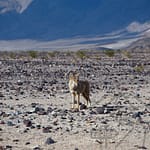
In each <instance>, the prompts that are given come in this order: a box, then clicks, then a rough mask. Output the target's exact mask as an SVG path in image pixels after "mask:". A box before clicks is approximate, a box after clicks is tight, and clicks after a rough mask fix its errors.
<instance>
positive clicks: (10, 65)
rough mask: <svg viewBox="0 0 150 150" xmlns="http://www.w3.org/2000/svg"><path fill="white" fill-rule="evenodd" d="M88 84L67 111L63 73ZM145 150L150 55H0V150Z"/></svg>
mask: <svg viewBox="0 0 150 150" xmlns="http://www.w3.org/2000/svg"><path fill="white" fill-rule="evenodd" d="M70 70H77V71H78V72H80V78H81V79H82V80H88V81H89V83H90V92H91V94H90V97H91V101H92V105H91V107H88V108H87V109H85V108H84V107H85V105H84V102H85V101H84V99H83V98H81V104H80V108H81V110H80V111H74V110H71V104H72V101H71V95H70V93H69V89H68V76H67V72H68V71H70ZM3 149H8V150H11V149H13V150H30V149H31V150H32V149H33V150H53V149H56V150H60V149H61V150H72V149H73V150H85V149H87V150H103V149H104V150H106V149H109V150H131V149H132V150H137V149H150V53H149V51H147V52H144V53H140V54H138V53H132V57H131V56H130V58H127V57H125V56H124V55H123V54H122V53H120V52H119V53H117V54H115V56H113V57H108V56H107V55H106V54H104V53H101V52H93V53H92V52H88V57H87V58H82V59H81V58H79V56H78V57H77V56H76V57H75V56H74V55H70V54H67V55H66V54H64V53H62V54H61V53H59V54H57V55H56V56H54V57H51V58H47V59H43V58H34V59H33V58H32V59H31V58H30V59H27V58H26V57H24V58H23V57H22V58H14V59H12V58H8V57H6V56H5V57H4V55H1V57H0V150H3Z"/></svg>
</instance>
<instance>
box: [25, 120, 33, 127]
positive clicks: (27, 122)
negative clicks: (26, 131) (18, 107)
mask: <svg viewBox="0 0 150 150" xmlns="http://www.w3.org/2000/svg"><path fill="white" fill-rule="evenodd" d="M23 123H24V124H25V126H26V127H31V126H32V122H31V120H24V121H23Z"/></svg>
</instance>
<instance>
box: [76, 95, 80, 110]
mask: <svg viewBox="0 0 150 150" xmlns="http://www.w3.org/2000/svg"><path fill="white" fill-rule="evenodd" d="M79 104H80V94H78V100H77V109H78V110H79Z"/></svg>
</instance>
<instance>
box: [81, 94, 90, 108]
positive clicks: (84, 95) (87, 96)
mask: <svg viewBox="0 0 150 150" xmlns="http://www.w3.org/2000/svg"><path fill="white" fill-rule="evenodd" d="M83 97H84V98H85V99H86V106H91V100H90V98H89V95H87V94H86V93H83Z"/></svg>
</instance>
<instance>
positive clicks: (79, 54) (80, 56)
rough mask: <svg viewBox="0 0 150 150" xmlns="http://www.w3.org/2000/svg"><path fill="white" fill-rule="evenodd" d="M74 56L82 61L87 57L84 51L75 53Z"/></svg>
mask: <svg viewBox="0 0 150 150" xmlns="http://www.w3.org/2000/svg"><path fill="white" fill-rule="evenodd" d="M76 56H77V57H78V58H80V59H82V60H83V59H85V58H86V57H87V55H86V52H85V51H80V50H79V51H77V52H76Z"/></svg>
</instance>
